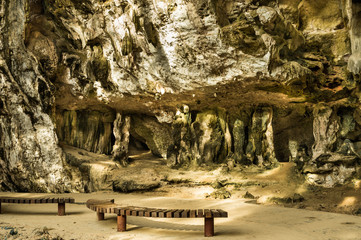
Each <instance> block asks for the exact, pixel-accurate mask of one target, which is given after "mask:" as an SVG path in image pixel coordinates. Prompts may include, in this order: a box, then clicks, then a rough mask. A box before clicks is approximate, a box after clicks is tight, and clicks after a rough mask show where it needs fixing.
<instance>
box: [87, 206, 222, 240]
mask: <svg viewBox="0 0 361 240" xmlns="http://www.w3.org/2000/svg"><path fill="white" fill-rule="evenodd" d="M86 206H87V207H88V208H89V209H91V210H93V211H95V212H96V213H97V218H98V220H99V221H100V220H104V213H115V214H117V230H118V232H124V231H126V224H127V216H136V217H154V218H204V236H205V237H213V236H214V218H226V217H228V213H227V212H226V211H223V210H221V209H198V210H190V209H160V208H144V207H133V206H127V207H124V206H120V205H118V204H115V203H114V199H112V200H96V199H89V200H88V201H87V202H86Z"/></svg>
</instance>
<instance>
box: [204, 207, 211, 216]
mask: <svg viewBox="0 0 361 240" xmlns="http://www.w3.org/2000/svg"><path fill="white" fill-rule="evenodd" d="M204 217H205V218H211V217H212V212H211V210H210V209H204Z"/></svg>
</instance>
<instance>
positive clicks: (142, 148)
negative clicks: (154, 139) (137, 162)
mask: <svg viewBox="0 0 361 240" xmlns="http://www.w3.org/2000/svg"><path fill="white" fill-rule="evenodd" d="M149 150H150V149H149V147H148V146H147V144H146V143H145V141H144V139H139V138H135V137H133V135H130V136H129V155H133V154H136V153H138V152H148V151H149Z"/></svg>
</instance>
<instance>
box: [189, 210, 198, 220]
mask: <svg viewBox="0 0 361 240" xmlns="http://www.w3.org/2000/svg"><path fill="white" fill-rule="evenodd" d="M196 216H197V210H190V212H189V217H190V218H195V217H196Z"/></svg>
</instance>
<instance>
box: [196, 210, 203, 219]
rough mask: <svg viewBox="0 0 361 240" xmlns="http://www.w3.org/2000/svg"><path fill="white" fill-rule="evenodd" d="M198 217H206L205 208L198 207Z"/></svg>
mask: <svg viewBox="0 0 361 240" xmlns="http://www.w3.org/2000/svg"><path fill="white" fill-rule="evenodd" d="M197 217H198V218H203V217H204V213H203V209H198V211H197Z"/></svg>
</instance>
